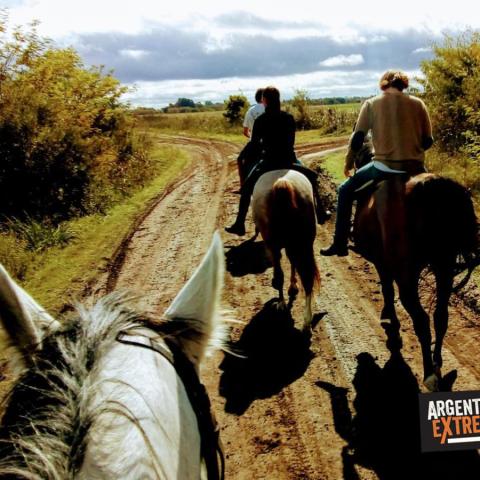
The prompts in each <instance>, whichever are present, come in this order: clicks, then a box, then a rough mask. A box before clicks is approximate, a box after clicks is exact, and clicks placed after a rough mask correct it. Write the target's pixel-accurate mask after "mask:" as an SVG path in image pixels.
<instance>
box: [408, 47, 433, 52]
mask: <svg viewBox="0 0 480 480" xmlns="http://www.w3.org/2000/svg"><path fill="white" fill-rule="evenodd" d="M431 51H432V47H419V48H416V49H415V50H414V51H413V52H412V53H430V52H431Z"/></svg>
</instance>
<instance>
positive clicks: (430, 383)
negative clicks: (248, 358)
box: [423, 373, 440, 392]
mask: <svg viewBox="0 0 480 480" xmlns="http://www.w3.org/2000/svg"><path fill="white" fill-rule="evenodd" d="M439 380H440V379H439V377H438V376H437V374H436V373H432V374H431V375H429V376H428V377H427V378H426V379H425V380H424V381H423V384H424V385H425V387H427V390H428V391H429V392H438V390H439V389H438V383H439Z"/></svg>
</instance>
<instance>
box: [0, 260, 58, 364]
mask: <svg viewBox="0 0 480 480" xmlns="http://www.w3.org/2000/svg"><path fill="white" fill-rule="evenodd" d="M0 322H1V324H2V325H3V327H4V328H5V330H6V331H7V334H8V335H9V337H10V340H11V342H12V344H13V346H15V347H17V348H19V349H20V351H21V352H22V353H24V355H28V352H31V351H32V350H34V349H37V348H40V346H41V341H42V338H43V336H44V334H45V333H46V331H47V330H49V329H50V330H52V329H54V328H57V327H58V325H59V324H58V322H57V321H56V320H54V319H53V318H52V317H51V316H50V315H49V314H48V313H47V312H46V311H45V310H44V309H43V308H42V307H41V306H40V305H38V303H37V302H35V300H33V298H32V297H30V295H28V293H27V292H25V290H23V288H21V287H20V286H19V285H17V284H16V283H15V281H14V280H13V279H12V278H11V277H10V275H9V274H8V273H7V271H6V270H5V268H4V267H3V266H2V265H1V264H0Z"/></svg>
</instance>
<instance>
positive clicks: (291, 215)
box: [270, 178, 320, 294]
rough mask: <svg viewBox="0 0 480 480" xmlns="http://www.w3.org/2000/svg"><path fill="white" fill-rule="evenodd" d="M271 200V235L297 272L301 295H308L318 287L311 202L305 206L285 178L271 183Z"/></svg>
mask: <svg viewBox="0 0 480 480" xmlns="http://www.w3.org/2000/svg"><path fill="white" fill-rule="evenodd" d="M272 197H273V198H272V203H271V205H272V211H271V212H270V215H271V219H272V232H273V233H274V236H276V238H281V239H282V240H283V242H282V243H283V244H284V245H285V251H286V253H287V256H288V258H289V259H290V261H291V263H292V266H293V267H294V268H295V270H296V271H297V272H298V274H299V276H300V279H301V280H302V285H303V288H304V289H305V292H306V293H307V294H310V293H311V292H312V290H313V288H314V287H315V286H316V285H319V284H320V273H319V270H318V266H317V262H316V261H315V254H314V251H313V242H314V240H315V235H316V223H315V212H314V207H313V203H311V204H305V202H304V201H303V199H302V198H300V197H299V196H298V194H297V191H296V190H295V187H294V185H293V184H292V182H290V181H289V180H287V179H286V178H280V179H278V180H277V181H276V182H275V184H274V185H273V190H272Z"/></svg>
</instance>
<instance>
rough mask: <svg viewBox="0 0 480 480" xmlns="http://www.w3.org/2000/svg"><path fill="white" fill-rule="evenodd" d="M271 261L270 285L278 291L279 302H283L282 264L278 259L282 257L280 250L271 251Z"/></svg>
mask: <svg viewBox="0 0 480 480" xmlns="http://www.w3.org/2000/svg"><path fill="white" fill-rule="evenodd" d="M271 257H272V262H273V278H272V287H273V288H274V289H275V290H277V291H278V299H279V300H280V302H282V303H284V302H285V297H284V296H283V282H284V275H283V270H282V265H281V263H280V260H281V259H282V254H281V252H280V250H274V251H272V255H271Z"/></svg>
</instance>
